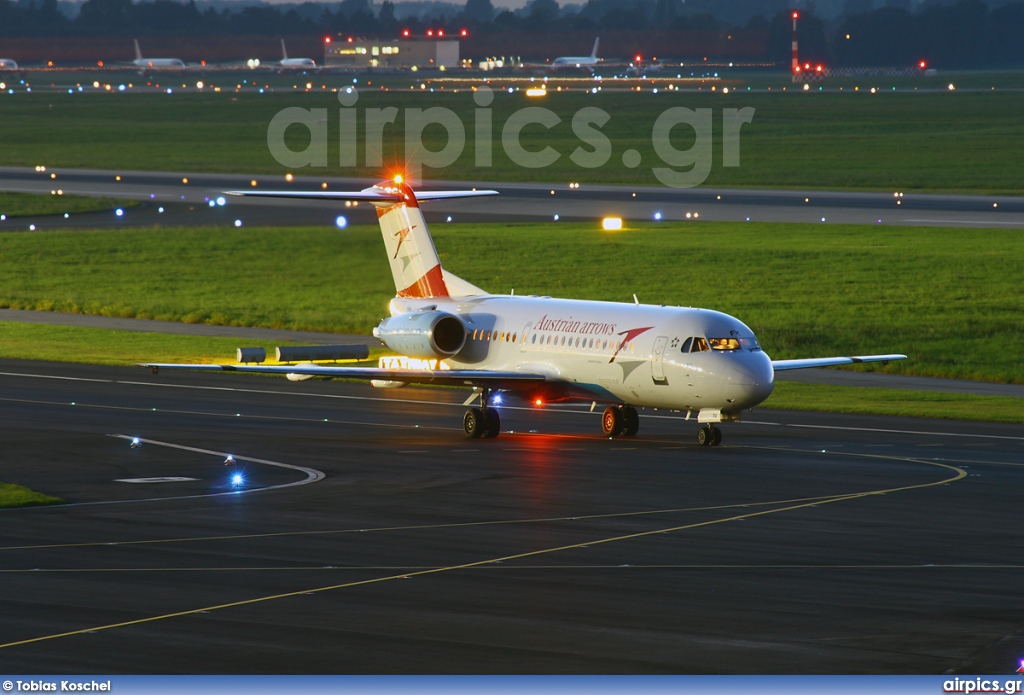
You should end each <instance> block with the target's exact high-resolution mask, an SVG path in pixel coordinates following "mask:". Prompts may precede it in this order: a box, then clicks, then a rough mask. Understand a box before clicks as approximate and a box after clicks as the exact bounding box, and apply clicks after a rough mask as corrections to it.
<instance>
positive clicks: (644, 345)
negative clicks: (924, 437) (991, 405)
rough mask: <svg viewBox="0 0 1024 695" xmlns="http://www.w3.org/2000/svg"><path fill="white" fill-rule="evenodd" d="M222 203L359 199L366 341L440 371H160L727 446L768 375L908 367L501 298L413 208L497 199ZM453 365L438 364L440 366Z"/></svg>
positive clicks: (663, 312) (707, 329) (688, 323)
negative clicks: (677, 416)
mask: <svg viewBox="0 0 1024 695" xmlns="http://www.w3.org/2000/svg"><path fill="white" fill-rule="evenodd" d="M228 194H229V195H246V196H260V197H271V198H308V199H314V200H364V201H369V202H370V203H371V204H372V205H374V206H375V207H376V208H377V218H378V222H379V224H380V229H381V233H382V234H383V236H384V246H385V248H386V250H387V255H388V258H389V259H390V263H391V274H392V277H393V279H394V281H395V288H396V290H397V296H396V297H395V298H394V299H392V300H391V303H390V311H391V316H390V318H386V319H384V320H383V321H381V323H380V325H378V326H377V327H376V328H375V329H374V330H373V334H374V336H376V337H377V338H379V339H380V340H381V341H382V342H383V343H384V344H385V345H387V346H388V347H389V348H390V349H392V350H394V351H395V352H397V353H399V354H402V355H405V356H407V357H415V358H420V359H424V360H433V361H435V362H436V363H437V369H436V370H431V371H425V370H416V369H381V368H369V367H341V366H321V365H316V364H311V363H306V364H298V365H294V366H262V365H260V366H257V365H243V364H237V365H234V364H232V365H220V364H157V363H145V364H141V365H139V366H142V367H150V368H152V369H153V371H154V373H155V372H158V371H159V370H160V369H194V370H216V371H237V372H263V373H269V374H284V375H296V376H298V377H302V376H307V377H340V378H346V379H353V378H354V379H366V380H368V381H370V382H371V383H372V384H373V385H375V386H380V387H394V386H405V385H407V384H417V383H420V384H440V385H445V386H459V387H472V388H473V389H474V390H475V394H474V395H471V396H470V397H469V399H467V401H466V405H467V407H468V406H470V404H471V403H473V402H474V401H476V400H477V399H479V403H480V405H479V407H476V406H473V407H469V409H468V410H467V411H466V413H465V415H464V417H463V420H462V424H463V430H464V431H465V433H466V436H467V437H470V438H476V437H485V438H490V437H496V436H497V435H498V432H499V430H500V427H501V420H500V418H499V415H498V409H497V407H496V406H499V405H501V403H502V401H503V397H504V396H508V395H511V396H516V397H519V398H522V399H525V400H526V401H527V402H529V403H531V404H533V405H535V406H537V407H541V406H543V405H544V404H545V403H550V402H552V401H571V400H576V401H584V402H591V403H593V406H592V408H593V407H596V405H597V404H598V403H602V404H606V405H607V407H606V408H605V410H604V413H603V416H602V418H601V427H602V431H603V432H604V434H605V435H607V436H609V437H618V436H627V437H630V436H633V435H635V434H636V433H637V430H638V429H639V427H640V420H639V417H638V415H637V410H636V409H637V407H645V408H661V409H666V410H676V411H681V412H685V413H686V419H687V420H689V419H690V418H691V417H693V418H694V419H695V420H696V421H697V422H698V423H699V424H701V425H702V427H701V428H700V430H699V431H698V435H697V440H698V442H699V443H700V444H703V445H710V446H714V445H717V444H719V443H721V441H722V433H721V431H720V430H719V429H718V428H717V427H715V425H716V423H720V422H727V421H738V420H739V419H740V414H741V412H742V411H744V410H749V409H751V408H753V407H754V406H756V405H758V404H760V403H761V402H763V401H764V400H765V399H766V398H768V396H769V395H771V392H772V388H773V386H774V381H775V372H779V371H783V370H789V369H807V368H810V367H831V366H836V365H842V364H854V363H861V362H888V361H890V360H903V359H906V355H867V356H863V357H826V358H815V359H799V360H772V359H770V358H769V357H768V355H766V354H765V353H764V351H763V350H762V349H761V346H760V344H758V342H757V338H756V337H755V336H754V332H753V331H751V330H750V328H748V327H747V326H746V325H745V324H743V323H742V322H741V321H739V320H738V319H735V318H733V317H732V316H729V315H728V314H723V313H720V312H718V311H712V310H709V309H694V308H683V307H670V306H657V305H651V304H640V302H639V301H637V300H636V297H635V296H634V297H633V299H634V302H633V303H616V302H597V301H587V300H578V299H553V298H551V297H538V296H532V295H531V296H519V295H495V294H490V293H488V292H487V291H485V290H482V289H480V288H479V287H476V286H474V285H472V284H470V283H469V282H467V281H465V280H463V279H461V278H459V277H456V276H455V275H452V274H451V273H449V272H448V271H446V270H444V269H443V268H442V267H441V262H440V260H439V258H438V254H437V251H436V250H435V248H434V243H433V241H432V239H431V237H430V231H429V230H428V229H427V223H426V221H425V220H424V218H423V215H422V214H421V212H420V207H419V204H420V201H428V200H444V199H450V198H468V197H475V196H487V195H496V194H497V191H490V190H472V191H433V192H421V193H420V194H419V196H417V195H416V194H415V193H414V192H413V190H412V189H411V188H410V187H409V186H408V185H407V184H405V183H403V181H402V177H400V176H396V177H395V178H394V180H393V181H385V182H382V183H378V184H377V185H375V186H372V187H370V188H366V189H363V190H362V191H355V192H337V193H335V192H329V191H309V192H301V191H258V192H257V191H229V192H228ZM442 361H443V362H444V366H445V367H447V369H442V368H441V362H442Z"/></svg>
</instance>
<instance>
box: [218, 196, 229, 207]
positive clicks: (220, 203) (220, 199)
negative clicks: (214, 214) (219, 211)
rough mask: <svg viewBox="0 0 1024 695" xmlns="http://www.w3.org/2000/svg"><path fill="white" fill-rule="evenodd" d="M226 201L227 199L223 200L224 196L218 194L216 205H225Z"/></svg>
mask: <svg viewBox="0 0 1024 695" xmlns="http://www.w3.org/2000/svg"><path fill="white" fill-rule="evenodd" d="M227 202H228V201H227V200H225V198H224V196H219V197H218V198H217V205H221V206H223V205H226V204H227Z"/></svg>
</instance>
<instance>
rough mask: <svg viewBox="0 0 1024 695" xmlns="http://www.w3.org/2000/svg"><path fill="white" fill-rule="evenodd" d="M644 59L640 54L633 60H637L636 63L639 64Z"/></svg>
mask: <svg viewBox="0 0 1024 695" xmlns="http://www.w3.org/2000/svg"><path fill="white" fill-rule="evenodd" d="M642 58H643V56H641V55H640V54H637V55H636V56H634V57H633V60H635V61H636V62H638V63H639V62H640V60H641V59H642Z"/></svg>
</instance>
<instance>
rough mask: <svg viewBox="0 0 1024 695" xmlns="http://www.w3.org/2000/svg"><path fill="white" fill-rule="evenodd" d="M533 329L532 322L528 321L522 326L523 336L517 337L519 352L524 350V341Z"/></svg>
mask: <svg viewBox="0 0 1024 695" xmlns="http://www.w3.org/2000/svg"><path fill="white" fill-rule="evenodd" d="M532 329H533V324H532V323H528V324H526V325H525V326H523V333H522V335H523V337H522V338H520V339H519V352H526V341H527V340H528V339H529V337H530V331H531V330H532Z"/></svg>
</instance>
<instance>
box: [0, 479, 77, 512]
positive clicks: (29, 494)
mask: <svg viewBox="0 0 1024 695" xmlns="http://www.w3.org/2000/svg"><path fill="white" fill-rule="evenodd" d="M47 504H64V500H62V499H61V498H59V497H51V496H50V495H44V494H42V493H41V492H36V491H35V490H29V489H28V488H27V487H22V486H21V485H15V484H14V483H0V509H8V508H11V507H38V506H41V505H47Z"/></svg>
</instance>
